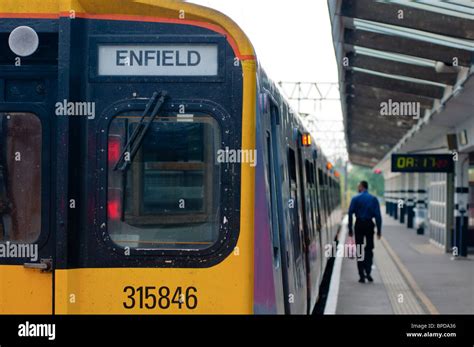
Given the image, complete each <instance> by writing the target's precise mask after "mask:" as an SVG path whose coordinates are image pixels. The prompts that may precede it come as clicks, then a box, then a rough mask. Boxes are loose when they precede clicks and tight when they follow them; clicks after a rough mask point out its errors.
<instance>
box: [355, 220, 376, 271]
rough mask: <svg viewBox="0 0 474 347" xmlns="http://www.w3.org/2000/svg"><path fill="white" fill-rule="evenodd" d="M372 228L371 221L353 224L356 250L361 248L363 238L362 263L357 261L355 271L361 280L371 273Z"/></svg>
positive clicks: (360, 221)
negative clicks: (356, 270)
mask: <svg viewBox="0 0 474 347" xmlns="http://www.w3.org/2000/svg"><path fill="white" fill-rule="evenodd" d="M374 227H375V226H374V222H372V221H371V220H368V221H366V220H359V219H357V220H356V222H355V227H354V231H355V243H356V245H357V249H358V250H359V249H361V248H362V245H363V244H364V237H365V248H364V254H363V255H364V257H363V261H359V259H357V269H358V270H359V276H360V277H361V278H365V276H366V275H370V272H371V271H372V260H373V258H374ZM359 256H360V255H359ZM364 271H365V274H364Z"/></svg>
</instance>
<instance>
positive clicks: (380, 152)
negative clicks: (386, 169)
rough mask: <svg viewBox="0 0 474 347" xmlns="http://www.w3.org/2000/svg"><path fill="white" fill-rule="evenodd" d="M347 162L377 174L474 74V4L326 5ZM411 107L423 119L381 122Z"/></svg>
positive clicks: (373, 0) (344, 0) (421, 0)
mask: <svg viewBox="0 0 474 347" xmlns="http://www.w3.org/2000/svg"><path fill="white" fill-rule="evenodd" d="M328 4H329V11H330V15H331V21H332V29H333V39H334V47H335V51H336V56H337V59H338V64H339V82H340V92H341V103H342V109H343V114H344V124H345V132H346V134H345V135H346V141H347V145H348V152H349V160H350V161H351V162H352V163H353V164H357V165H363V166H374V165H376V164H377V163H378V162H380V161H381V160H382V159H383V158H384V157H385V156H386V155H387V153H389V152H390V151H391V150H392V148H393V147H394V146H395V145H397V144H398V143H399V141H400V140H401V139H402V138H403V137H404V136H405V135H406V134H407V132H408V131H409V130H410V129H412V128H414V127H415V126H417V123H419V122H420V121H421V120H420V119H422V118H423V117H424V115H425V114H428V113H430V112H432V111H433V109H435V108H437V107H440V105H443V103H444V102H445V101H446V100H447V99H449V98H450V96H451V95H452V94H454V93H456V92H459V90H458V89H459V88H460V85H461V84H462V82H465V81H466V80H467V79H468V78H469V76H470V75H471V74H472V71H473V61H474V59H473V56H474V54H473V52H474V1H472V0H466V1H454V0H453V1H437V0H418V1H408V0H390V1H389V0H387V1H381V0H380V1H379V0H328ZM389 100H390V102H394V103H395V104H399V103H411V104H413V105H415V104H416V105H418V106H419V107H420V118H418V117H407V116H404V115H396V116H386V115H382V114H381V105H382V103H387V102H389Z"/></svg>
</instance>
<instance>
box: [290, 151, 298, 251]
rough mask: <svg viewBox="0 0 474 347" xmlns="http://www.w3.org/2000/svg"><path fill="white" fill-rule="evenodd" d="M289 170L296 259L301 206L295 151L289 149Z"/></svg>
mask: <svg viewBox="0 0 474 347" xmlns="http://www.w3.org/2000/svg"><path fill="white" fill-rule="evenodd" d="M288 170H289V176H290V199H291V200H292V201H291V202H290V204H289V206H290V212H291V213H290V215H291V229H292V230H293V251H294V254H295V259H296V258H298V257H299V256H300V253H301V252H300V244H301V239H300V233H299V215H298V211H299V206H298V181H297V176H296V175H297V172H296V156H295V151H294V150H293V149H291V148H289V149H288Z"/></svg>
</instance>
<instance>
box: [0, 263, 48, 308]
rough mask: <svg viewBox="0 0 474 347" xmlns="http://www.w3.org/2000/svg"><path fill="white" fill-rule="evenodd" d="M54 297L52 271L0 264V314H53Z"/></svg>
mask: <svg viewBox="0 0 474 347" xmlns="http://www.w3.org/2000/svg"><path fill="white" fill-rule="evenodd" d="M52 299H53V296H52V275H51V274H50V273H42V272H39V271H36V270H31V269H25V268H24V267H23V266H21V265H3V266H0V314H51V312H52V307H53V305H52Z"/></svg>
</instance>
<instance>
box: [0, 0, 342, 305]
mask: <svg viewBox="0 0 474 347" xmlns="http://www.w3.org/2000/svg"><path fill="white" fill-rule="evenodd" d="M0 18H1V19H0V46H1V50H0V51H1V52H2V53H1V55H0V151H1V153H0V160H1V163H0V168H1V172H0V217H1V228H0V231H1V233H0V246H1V247H0V250H4V252H5V251H8V252H9V254H10V256H6V257H5V256H3V257H0V280H1V281H0V313H4V314H8V313H10V314H11V313H15V314H18V313H43V314H51V313H53V314H167V313H172V314H188V313H244V314H250V313H296V314H305V313H311V312H312V310H313V308H314V305H315V303H316V300H317V299H318V288H319V284H320V281H321V278H322V274H323V272H324V269H325V265H326V262H327V257H326V256H325V254H324V249H325V246H326V245H327V244H330V243H331V242H332V240H334V239H335V237H336V233H337V226H338V223H339V222H340V215H339V214H338V213H339V212H340V210H339V203H340V200H339V182H338V178H337V177H336V175H335V171H334V169H333V168H330V166H329V165H328V162H327V160H326V159H325V158H324V156H323V154H322V152H321V150H320V149H319V148H318V147H317V146H316V144H315V143H314V139H312V138H311V136H310V134H309V133H308V131H307V130H306V129H305V128H304V126H303V125H302V122H301V121H300V120H299V118H298V115H297V114H295V113H294V112H292V111H291V109H290V107H289V106H288V103H287V102H286V101H285V100H284V97H283V96H282V95H281V93H280V92H279V91H278V88H277V87H275V85H274V84H273V83H272V82H271V81H270V80H269V79H268V77H267V76H266V74H265V73H264V71H263V70H262V69H261V67H260V66H259V63H258V62H257V58H256V56H255V53H254V50H253V48H252V45H251V43H250V41H249V39H248V38H247V37H246V36H245V34H244V33H243V32H242V31H241V29H240V28H239V27H238V26H237V25H236V24H235V23H234V22H232V20H230V19H229V18H227V17H226V16H224V15H222V14H220V13H218V12H216V11H214V10H211V9H208V8H205V7H201V6H197V5H193V4H189V3H182V2H176V1H166V0H160V1H158V0H140V1H133V0H123V1H106V2H105V1H104V2H102V1H93V0H42V1H39V0H28V1H26V0H16V1H15V0H4V1H2V2H1V3H0ZM21 247H22V249H23V251H24V254H19V253H18V252H17V251H18V250H19V249H20V248H21ZM27 250H31V252H26V251H27ZM35 250H37V252H36V253H35ZM13 251H15V252H16V253H15V254H16V256H13V255H12V254H13V253H12V252H13ZM25 252H26V253H25Z"/></svg>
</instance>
